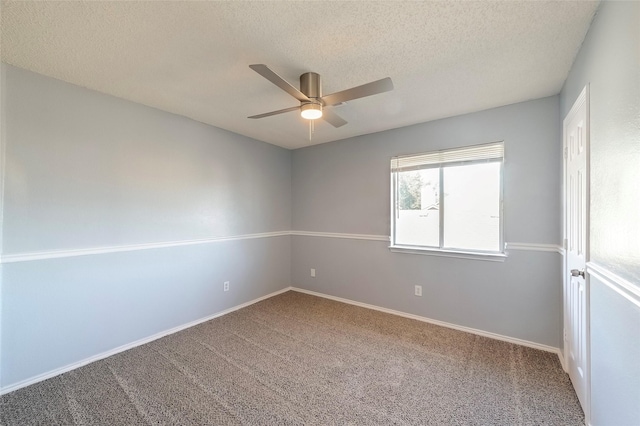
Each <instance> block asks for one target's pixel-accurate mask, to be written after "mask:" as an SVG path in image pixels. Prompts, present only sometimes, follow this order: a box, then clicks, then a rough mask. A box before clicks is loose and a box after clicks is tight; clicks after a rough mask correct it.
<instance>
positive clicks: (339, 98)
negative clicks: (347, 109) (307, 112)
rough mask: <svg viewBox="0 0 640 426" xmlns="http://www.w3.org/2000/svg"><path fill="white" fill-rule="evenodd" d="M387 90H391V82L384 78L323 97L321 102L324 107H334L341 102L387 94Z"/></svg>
mask: <svg viewBox="0 0 640 426" xmlns="http://www.w3.org/2000/svg"><path fill="white" fill-rule="evenodd" d="M389 90H393V82H392V81H391V79H390V78H389V77H386V78H383V79H381V80H376V81H372V82H371V83H367V84H363V85H362V86H357V87H352V88H351V89H347V90H343V91H341V92H336V93H332V94H330V95H327V96H323V97H322V102H323V103H324V104H325V105H326V106H329V105H336V104H339V103H341V102H347V101H352V100H354V99H358V98H364V97H365V96H371V95H377V94H378V93H383V92H388V91H389Z"/></svg>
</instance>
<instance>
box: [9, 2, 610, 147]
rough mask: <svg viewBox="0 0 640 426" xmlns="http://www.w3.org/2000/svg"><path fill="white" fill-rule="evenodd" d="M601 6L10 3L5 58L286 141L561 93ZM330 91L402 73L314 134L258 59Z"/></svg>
mask: <svg viewBox="0 0 640 426" xmlns="http://www.w3.org/2000/svg"><path fill="white" fill-rule="evenodd" d="M597 6H598V3H597V2H586V1H577V2H575V1H551V2H547V1H499V2H493V1H483V2H467V1H464V2H458V1H455V2H446V1H445V2H432V1H429V2H417V1H412V2H404V1H383V2H364V1H360V2H355V1H350V2H342V1H332V2H329V1H302V2H289V1H278V2H242V1H229V2H178V1H174V2H153V1H133V2H123V1H113V2H106V1H95V2H53V1H49V2H30V1H25V2H21V1H4V0H3V1H2V29H1V34H0V36H1V39H0V41H1V49H2V50H1V53H2V60H3V61H4V62H7V63H9V64H12V65H16V66H18V67H21V68H26V69H29V70H32V71H35V72H38V73H41V74H45V75H48V76H51V77H55V78H58V79H61V80H65V81H68V82H71V83H74V84H77V85H80V86H84V87H88V88H91V89H94V90H97V91H100V92H104V93H108V94H111V95H114V96H118V97H121V98H124V99H129V100H132V101H135V102H139V103H142V104H145V105H149V106H152V107H156V108H159V109H161V110H165V111H170V112H173V113H176V114H180V115H184V116H187V117H190V118H193V119H195V120H198V121H202V122H204V123H209V124H212V125H214V126H217V127H221V128H223V129H227V130H231V131H233V132H236V133H240V134H243V135H246V136H249V137H252V138H255V139H259V140H262V141H265V142H269V143H272V144H275V145H279V146H282V147H285V148H299V147H303V146H308V145H311V144H317V143H323V142H329V141H333V140H338V139H344V138H347V137H351V136H356V135H361V134H367V133H373V132H378V131H382V130H387V129H392V128H397V127H402V126H406V125H410V124H415V123H420V122H425V121H430V120H434V119H438V118H443V117H448V116H453V115H459V114H464V113H468V112H473V111H479V110H483V109H487V108H492V107H497V106H502V105H507V104H511V103H515V102H521V101H525V100H528V99H535V98H540V97H545V96H550V95H554V94H557V93H558V92H559V91H560V89H561V87H562V84H563V82H564V80H565V78H566V76H567V73H568V71H569V68H570V67H571V64H572V62H573V59H574V57H575V55H576V53H577V51H578V49H579V47H580V44H581V43H582V40H583V38H584V35H585V34H586V31H587V29H588V27H589V24H590V22H591V20H592V18H593V15H594V13H595V10H596V8H597ZM255 63H264V64H267V65H268V66H269V67H270V68H271V69H272V70H274V71H275V72H276V73H278V74H280V75H281V76H282V77H283V78H285V79H286V80H288V81H289V82H290V83H291V84H292V85H294V86H296V87H298V85H299V82H298V77H299V75H300V74H301V73H303V72H307V71H314V72H317V73H319V74H320V75H321V76H322V79H323V91H324V94H329V93H332V92H337V91H340V90H343V89H347V88H350V87H352V86H357V85H360V84H364V83H368V82H370V81H373V80H377V79H380V78H383V77H387V76H388V77H391V78H392V79H393V82H394V85H395V90H394V91H392V92H388V93H383V94H379V95H375V96H372V97H368V98H362V99H358V100H354V101H351V102H348V103H347V104H345V105H343V106H340V107H338V108H336V109H335V112H336V113H338V114H339V115H340V116H342V117H343V118H344V119H346V120H347V121H348V122H349V124H347V125H345V126H343V127H341V128H338V129H336V128H334V127H332V126H331V125H329V124H327V123H325V122H322V121H319V122H317V123H318V124H317V125H316V129H315V133H314V135H313V140H312V141H311V142H310V141H309V140H308V137H309V129H308V126H307V122H306V120H303V119H302V118H300V116H299V114H298V113H296V112H290V113H286V114H282V115H279V116H273V117H267V118H263V119H260V120H250V119H247V118H246V117H247V116H250V115H254V114H259V113H263V112H268V111H272V110H276V109H281V108H287V107H291V106H296V105H298V101H296V100H295V99H294V98H292V97H291V96H289V95H288V94H286V93H285V92H283V91H282V90H280V89H278V88H277V87H276V86H274V85H273V84H271V83H270V82H269V81H267V80H265V79H264V78H262V77H261V76H260V75H258V74H257V73H255V72H254V71H252V70H251V69H249V67H248V65H249V64H255Z"/></svg>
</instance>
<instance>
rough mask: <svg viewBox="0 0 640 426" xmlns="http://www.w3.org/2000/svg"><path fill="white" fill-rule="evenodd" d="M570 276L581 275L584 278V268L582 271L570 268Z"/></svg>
mask: <svg viewBox="0 0 640 426" xmlns="http://www.w3.org/2000/svg"><path fill="white" fill-rule="evenodd" d="M571 276H572V277H582V278H584V269H583V270H582V271H579V270H577V269H572V270H571Z"/></svg>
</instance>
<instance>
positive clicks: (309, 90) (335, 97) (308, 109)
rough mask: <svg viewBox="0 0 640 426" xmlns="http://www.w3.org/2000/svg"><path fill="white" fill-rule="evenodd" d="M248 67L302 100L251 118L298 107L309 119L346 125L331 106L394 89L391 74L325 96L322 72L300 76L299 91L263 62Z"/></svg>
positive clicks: (293, 109) (303, 116)
mask: <svg viewBox="0 0 640 426" xmlns="http://www.w3.org/2000/svg"><path fill="white" fill-rule="evenodd" d="M249 68H251V69H252V70H254V71H255V72H257V73H258V74H260V75H261V76H263V77H264V78H266V79H267V80H269V81H270V82H272V83H273V84H275V85H276V86H278V87H279V88H281V89H282V90H284V91H285V92H287V93H288V94H290V95H291V96H293V97H294V98H296V99H297V100H298V101H300V105H299V106H295V107H291V108H285V109H280V110H278V111H271V112H266V113H264V114H258V115H252V116H251V117H248V118H263V117H270V116H272V115H276V114H282V113H285V112H290V111H297V110H299V111H300V115H301V116H302V118H306V119H308V120H316V119H318V118H322V119H323V120H324V121H326V122H327V123H329V124H331V125H332V126H333V127H340V126H344V125H345V124H347V122H346V121H345V120H344V119H342V118H341V117H340V116H339V115H337V114H336V113H335V112H333V111H331V109H329V108H330V107H332V106H335V105H339V104H341V103H343V102H347V101H352V100H354V99H358V98H364V97H365V96H371V95H377V94H378V93H383V92H388V91H389V90H393V82H392V81H391V79H390V78H389V77H386V78H383V79H381V80H376V81H372V82H371V83H367V84H363V85H362V86H357V87H352V88H351V89H346V90H342V91H340V92H336V93H332V94H330V95H327V96H322V85H321V82H320V74H317V73H315V72H306V73H304V74H302V75H301V76H300V90H298V89H296V88H295V87H293V86H292V85H291V84H289V83H288V82H287V81H286V80H285V79H283V78H282V77H280V76H279V75H278V74H276V73H275V72H273V71H271V69H269V67H267V66H266V65H264V64H254V65H249Z"/></svg>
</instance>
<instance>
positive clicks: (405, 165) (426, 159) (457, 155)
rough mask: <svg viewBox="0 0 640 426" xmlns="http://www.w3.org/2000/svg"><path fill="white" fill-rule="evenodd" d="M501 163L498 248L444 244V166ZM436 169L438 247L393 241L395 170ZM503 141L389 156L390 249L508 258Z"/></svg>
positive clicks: (464, 256)
mask: <svg viewBox="0 0 640 426" xmlns="http://www.w3.org/2000/svg"><path fill="white" fill-rule="evenodd" d="M490 162H491V163H492V162H500V224H499V233H500V241H499V247H500V248H501V250H500V251H487V250H473V249H458V248H447V247H444V232H445V229H444V210H445V208H446V206H445V203H444V179H443V175H444V168H445V167H451V166H460V165H471V164H482V163H490ZM425 168H437V169H439V171H440V182H439V185H440V189H439V215H440V220H439V225H438V226H439V232H440V236H439V246H438V247H433V246H421V245H402V244H396V235H395V234H396V220H397V206H398V199H397V198H398V172H401V171H409V170H419V169H425ZM503 205H504V142H503V141H498V142H492V143H488V144H481V145H472V146H466V147H461V148H453V149H445V150H440V151H432V152H426V153H421V154H412V155H401V156H396V157H393V158H392V159H391V235H390V240H391V245H390V246H389V249H390V250H391V251H392V252H398V253H410V254H426V255H434V256H446V257H457V258H465V259H477V260H492V261H504V259H505V258H506V257H507V254H506V252H505V239H504V208H503Z"/></svg>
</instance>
